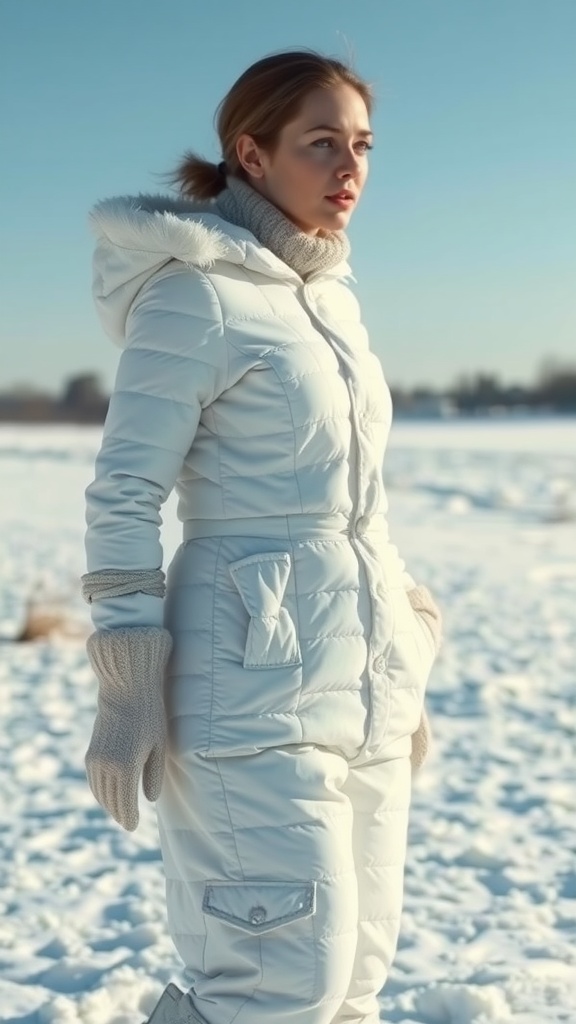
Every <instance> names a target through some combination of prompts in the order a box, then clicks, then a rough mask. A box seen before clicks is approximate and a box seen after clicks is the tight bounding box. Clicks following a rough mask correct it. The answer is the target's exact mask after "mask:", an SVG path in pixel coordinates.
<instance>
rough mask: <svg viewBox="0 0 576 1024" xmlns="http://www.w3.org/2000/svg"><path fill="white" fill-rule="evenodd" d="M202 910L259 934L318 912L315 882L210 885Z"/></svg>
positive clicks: (222, 883) (206, 889)
mask: <svg viewBox="0 0 576 1024" xmlns="http://www.w3.org/2000/svg"><path fill="white" fill-rule="evenodd" d="M202 910H203V911H204V913H205V914H211V915H212V916H213V917H219V918H221V919H222V920H223V921H227V922H228V923H229V924H232V925H235V926H236V927H237V928H242V929H243V930H244V931H247V932H252V933H253V934H260V933H261V932H267V931H271V930H272V929H273V928H279V927H280V926H281V925H283V924H287V923H288V922H289V921H295V920H297V919H298V918H301V917H310V916H311V915H312V914H313V913H314V912H315V910H316V882H209V883H208V884H207V885H206V888H205V890H204V899H203V901H202Z"/></svg>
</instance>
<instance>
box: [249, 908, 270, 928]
mask: <svg viewBox="0 0 576 1024" xmlns="http://www.w3.org/2000/svg"><path fill="white" fill-rule="evenodd" d="M248 916H249V919H250V924H264V921H265V920H266V918H267V917H268V912H267V910H266V907H252V910H251V911H250V914H249V915H248Z"/></svg>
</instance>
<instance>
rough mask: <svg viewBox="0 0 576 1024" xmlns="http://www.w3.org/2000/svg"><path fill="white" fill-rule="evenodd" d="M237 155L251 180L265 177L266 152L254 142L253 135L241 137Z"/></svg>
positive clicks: (237, 146) (237, 143)
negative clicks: (264, 157) (264, 159)
mask: <svg viewBox="0 0 576 1024" xmlns="http://www.w3.org/2000/svg"><path fill="white" fill-rule="evenodd" d="M236 155H237V157H238V162H239V163H240V165H241V167H243V168H244V170H245V171H246V174H248V175H249V176H250V177H251V178H259V179H260V178H263V177H264V174H265V169H264V164H263V156H264V151H263V150H261V149H260V147H259V146H258V145H257V144H256V143H255V142H254V139H253V138H252V136H251V135H240V136H239V138H238V140H237V142H236Z"/></svg>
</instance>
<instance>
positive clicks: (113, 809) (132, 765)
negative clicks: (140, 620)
mask: <svg viewBox="0 0 576 1024" xmlns="http://www.w3.org/2000/svg"><path fill="white" fill-rule="evenodd" d="M86 650H87V652H88V657H89V659H90V664H91V665H92V668H93V669H94V672H95V673H96V675H97V677H98V680H99V684H100V685H99V688H98V713H97V715H96V721H95V723H94V729H93V732H92V739H91V740H90V746H89V747H88V751H87V753H86V758H85V764H86V772H87V776H88V782H89V784H90V789H91V790H92V792H93V794H94V796H95V797H96V799H97V801H98V803H99V804H101V805H102V807H104V808H105V809H106V810H107V811H108V812H109V813H110V814H111V815H112V816H113V817H114V818H115V819H116V821H117V822H118V823H119V824H120V825H122V827H123V828H125V829H126V830H127V831H128V832H133V831H134V829H135V828H136V827H137V825H138V820H139V816H138V784H139V781H140V776H142V785H143V789H144V793H145V795H146V797H147V798H148V800H157V799H158V797H159V795H160V790H161V788H162V781H163V778H164V760H165V756H166V715H165V710H164V693H163V691H164V673H165V669H166V665H167V663H168V659H169V657H170V653H171V650H172V637H171V635H170V633H169V632H168V631H167V630H166V629H162V628H161V627H156V626H131V627H126V628H124V629H103V630H97V631H96V632H95V633H92V634H91V636H89V637H88V640H87V642H86Z"/></svg>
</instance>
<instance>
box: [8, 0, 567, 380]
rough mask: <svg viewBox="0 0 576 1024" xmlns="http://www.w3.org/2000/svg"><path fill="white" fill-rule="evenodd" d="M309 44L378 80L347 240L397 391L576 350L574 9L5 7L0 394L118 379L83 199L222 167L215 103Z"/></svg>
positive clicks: (553, 5) (440, 1)
mask: <svg viewBox="0 0 576 1024" xmlns="http://www.w3.org/2000/svg"><path fill="white" fill-rule="evenodd" d="M297 46H307V47H314V48H316V49H320V50H322V51H324V52H327V53H332V54H335V55H337V56H341V57H342V56H343V57H346V58H349V57H352V59H353V62H354V64H355V66H356V69H357V70H358V71H359V72H360V73H361V74H363V75H364V76H365V77H366V78H368V80H369V81H371V82H372V83H373V85H374V87H375V90H376V94H377V107H376V112H375V115H374V117H373V121H372V124H373V128H374V130H375V135H376V139H375V148H374V151H373V153H372V154H371V173H370V179H369V183H368V185H367V187H366V191H365V193H364V197H363V199H362V203H361V206H360V208H359V209H358V211H357V212H356V213H355V215H354V218H353V220H352V222H351V226H350V229H349V234H350V239H351V242H352V261H351V262H352V265H353V269H354V273H355V275H356V277H357V279H358V286H357V294H358V296H359V298H360V301H361V303H362V307H363V312H364V319H365V322H366V325H367V327H368V329H369V331H370V336H371V343H372V347H373V349H374V350H375V351H376V352H377V353H378V355H379V356H380V358H381V360H382V363H383V366H384V369H385V373H386V375H387V378H388V380H389V382H390V384H392V385H414V384H417V383H422V384H426V383H429V384H433V385H435V386H442V385H444V384H448V383H449V382H451V381H453V380H454V378H455V377H456V376H457V375H458V374H460V373H467V372H475V371H487V372H490V371H494V372H496V373H497V374H498V375H499V376H500V378H501V379H502V380H503V381H504V382H512V381H520V382H522V381H531V380H532V379H534V375H535V373H536V372H537V370H538V367H539V365H540V363H541V360H542V358H543V357H544V356H546V355H554V356H556V357H558V358H560V359H563V360H566V359H571V360H573V361H576V0H290V2H286V3H283V2H274V0H266V2H264V0H217V2H211V0H155V2H153V0H0V105H1V109H0V139H1V143H0V145H1V153H0V176H1V180H2V192H1V195H2V199H1V201H0V202H1V209H0V216H1V229H2V230H1V244H0V300H1V309H2V312H1V316H0V390H6V389H7V388H9V387H10V386H12V385H13V384H15V383H20V382H29V383H32V384H35V385H38V386H43V387H45V388H46V390H49V391H53V392H58V391H59V390H60V388H61V386H62V382H63V381H64V379H66V378H67V377H69V376H71V375H73V374H77V373H82V372H88V371H94V372H97V373H99V374H100V376H101V380H102V384H103V386H104V387H105V388H107V389H109V388H110V387H111V386H112V382H113V378H114V372H115V368H116V364H117V361H118V357H119V350H118V349H117V348H116V347H115V346H114V345H113V344H112V342H111V341H110V340H109V339H108V338H107V337H106V335H104V333H103V331H102V329H101V327H100V325H99V323H98V321H97V318H96V314H95V311H94V309H93V306H92V298H91V291H90V289H91V251H92V244H93V240H92V236H91V234H90V231H89V229H88V226H87V212H88V210H89V208H90V207H91V206H92V204H93V203H94V202H96V201H97V200H99V199H102V198H104V197H106V196H110V195H116V194H123V193H124V194H125V193H138V192H140V191H143V192H146V191H153V192H159V191H160V192H167V191H169V190H168V188H167V186H166V185H165V183H164V182H162V181H161V180H160V177H159V176H160V175H161V174H162V173H165V172H166V171H168V170H169V169H171V168H172V167H173V166H174V164H175V162H177V160H178V159H179V157H180V156H181V154H182V152H183V151H184V150H185V149H196V150H197V151H199V152H202V153H204V154H205V155H207V156H209V157H211V158H218V157H219V155H220V154H219V151H218V149H217V140H216V136H215V133H214V129H213V113H214V110H215V107H216V105H217V103H218V102H219V100H220V99H221V98H222V96H223V95H224V93H225V92H226V91H227V90H228V88H229V87H230V85H231V84H232V83H233V81H234V80H235V79H236V78H237V77H238V75H239V74H240V73H241V72H242V71H243V70H244V68H245V67H246V66H248V64H250V63H252V61H254V60H257V59H258V58H259V57H261V56H264V55H265V54H266V53H270V52H272V51H275V50H278V49H286V48H289V47H297Z"/></svg>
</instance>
